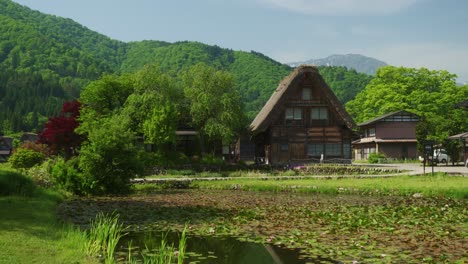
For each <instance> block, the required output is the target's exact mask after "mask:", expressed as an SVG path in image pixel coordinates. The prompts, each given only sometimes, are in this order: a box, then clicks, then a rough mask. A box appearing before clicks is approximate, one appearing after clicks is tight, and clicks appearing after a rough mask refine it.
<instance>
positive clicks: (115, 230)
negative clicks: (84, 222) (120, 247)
mask: <svg viewBox="0 0 468 264" xmlns="http://www.w3.org/2000/svg"><path fill="white" fill-rule="evenodd" d="M124 231H125V228H124V227H123V224H122V223H119V215H118V214H116V213H114V212H112V213H110V214H109V213H108V214H105V213H102V212H101V213H99V214H98V215H97V216H96V218H95V219H94V220H93V221H92V222H91V227H90V229H89V231H88V242H87V245H86V251H87V253H88V255H90V256H95V257H96V256H101V255H102V256H103V257H104V261H105V263H114V262H115V260H114V251H115V247H116V246H117V243H118V242H119V240H120V239H121V238H122V237H123V236H125V233H123V232H124Z"/></svg>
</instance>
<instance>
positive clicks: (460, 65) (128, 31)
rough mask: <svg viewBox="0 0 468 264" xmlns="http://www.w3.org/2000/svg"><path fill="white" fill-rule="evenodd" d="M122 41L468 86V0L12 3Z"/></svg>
mask: <svg viewBox="0 0 468 264" xmlns="http://www.w3.org/2000/svg"><path fill="white" fill-rule="evenodd" d="M14 1H15V2H17V3H20V4H23V5H26V6H28V7H30V8H32V9H35V10H39V11H41V12H44V13H48V14H54V15H57V16H61V17H67V18H71V19H73V20H75V21H77V22H78V23H80V24H82V25H84V26H86V27H88V28H90V29H92V30H94V31H97V32H99V33H102V34H105V35H107V36H109V37H111V38H114V39H118V40H122V41H127V42H128V41H139V40H144V39H150V40H163V41H169V42H175V41H182V40H194V41H200V42H203V43H207V44H216V45H218V46H220V47H223V48H230V49H234V50H245V51H250V50H255V51H259V52H261V53H264V54H265V55H267V56H270V57H272V58H273V59H276V60H278V61H280V62H284V63H286V62H292V61H303V60H307V59H311V58H323V57H326V56H328V55H332V54H347V53H359V54H362V55H366V56H371V57H375V58H377V59H380V60H383V61H385V62H387V63H389V64H392V65H396V66H406V67H426V68H429V69H446V70H448V71H450V72H452V73H455V74H457V75H458V76H459V81H461V82H468V1H466V0H170V1H169V0H168V1H162V0H40V1H39V0H14Z"/></svg>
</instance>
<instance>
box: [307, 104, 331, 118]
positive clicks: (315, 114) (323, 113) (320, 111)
mask: <svg viewBox="0 0 468 264" xmlns="http://www.w3.org/2000/svg"><path fill="white" fill-rule="evenodd" d="M310 118H311V119H312V120H328V109H327V108H324V107H321V108H312V112H311V115H310Z"/></svg>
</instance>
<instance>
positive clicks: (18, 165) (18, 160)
mask: <svg viewBox="0 0 468 264" xmlns="http://www.w3.org/2000/svg"><path fill="white" fill-rule="evenodd" d="M44 159H45V156H44V154H42V153H40V152H37V151H34V150H31V149H23V148H19V149H16V151H15V152H14V153H13V155H11V157H10V158H9V159H8V160H9V162H10V164H11V167H13V168H15V169H28V168H31V167H33V166H34V165H37V164H40V163H42V162H43V161H44Z"/></svg>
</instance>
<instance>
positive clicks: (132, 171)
mask: <svg viewBox="0 0 468 264" xmlns="http://www.w3.org/2000/svg"><path fill="white" fill-rule="evenodd" d="M86 132H87V133H88V140H89V141H88V142H87V143H86V144H84V145H83V146H82V148H81V151H80V155H79V158H80V160H79V168H80V170H81V172H82V173H83V177H84V181H83V184H84V186H83V187H84V189H85V190H87V191H89V193H91V194H105V193H123V192H128V191H130V179H131V178H133V177H135V176H136V175H141V173H142V172H143V164H142V162H141V160H140V159H139V157H140V154H139V153H140V152H139V151H138V149H137V148H136V147H135V146H134V144H133V140H134V139H135V134H134V133H133V132H132V131H131V130H129V129H128V128H127V124H125V122H124V119H120V118H119V117H113V118H110V119H104V118H103V119H101V120H100V121H99V124H93V125H92V126H91V127H89V128H88V129H87V131H86Z"/></svg>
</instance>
